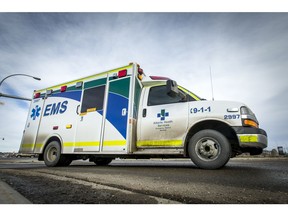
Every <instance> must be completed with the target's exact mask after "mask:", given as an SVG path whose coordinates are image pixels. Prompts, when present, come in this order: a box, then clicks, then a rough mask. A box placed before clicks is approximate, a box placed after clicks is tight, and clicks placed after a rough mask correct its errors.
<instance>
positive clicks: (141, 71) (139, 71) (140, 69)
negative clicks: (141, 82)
mask: <svg viewBox="0 0 288 216" xmlns="http://www.w3.org/2000/svg"><path fill="white" fill-rule="evenodd" d="M138 74H140V75H142V74H143V69H142V68H140V67H139V68H138Z"/></svg>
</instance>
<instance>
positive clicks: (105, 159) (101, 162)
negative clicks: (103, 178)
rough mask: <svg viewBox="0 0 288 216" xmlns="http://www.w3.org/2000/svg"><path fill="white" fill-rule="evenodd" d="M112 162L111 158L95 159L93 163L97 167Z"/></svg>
mask: <svg viewBox="0 0 288 216" xmlns="http://www.w3.org/2000/svg"><path fill="white" fill-rule="evenodd" d="M112 160H113V159H112V158H95V159H94V161H93V162H94V163H95V164H96V165H97V166H107V165H108V164H109V163H111V161H112Z"/></svg>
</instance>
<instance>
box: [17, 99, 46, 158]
mask: <svg viewBox="0 0 288 216" xmlns="http://www.w3.org/2000/svg"><path fill="white" fill-rule="evenodd" d="M44 101H45V100H44V99H43V98H37V99H33V100H32V102H31V105H30V109H29V113H28V117H27V121H26V125H25V128H24V132H23V137H22V141H21V146H20V151H19V152H20V153H33V152H34V149H35V148H36V138H37V135H38V129H39V124H40V122H41V118H42V113H43V107H44ZM38 147H40V148H41V146H38Z"/></svg>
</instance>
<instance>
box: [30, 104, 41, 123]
mask: <svg viewBox="0 0 288 216" xmlns="http://www.w3.org/2000/svg"><path fill="white" fill-rule="evenodd" d="M40 110H41V107H39V106H38V105H36V107H35V108H33V109H32V113H31V116H30V117H31V118H32V119H33V120H35V119H36V118H37V117H39V116H40Z"/></svg>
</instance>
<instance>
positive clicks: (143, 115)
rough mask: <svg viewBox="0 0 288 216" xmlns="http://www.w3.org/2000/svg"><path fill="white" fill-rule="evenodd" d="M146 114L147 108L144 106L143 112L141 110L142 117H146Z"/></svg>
mask: <svg viewBox="0 0 288 216" xmlns="http://www.w3.org/2000/svg"><path fill="white" fill-rule="evenodd" d="M146 115H147V109H146V108H145V109H143V112H142V117H143V118H145V117H146Z"/></svg>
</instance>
